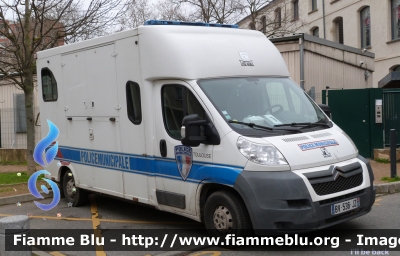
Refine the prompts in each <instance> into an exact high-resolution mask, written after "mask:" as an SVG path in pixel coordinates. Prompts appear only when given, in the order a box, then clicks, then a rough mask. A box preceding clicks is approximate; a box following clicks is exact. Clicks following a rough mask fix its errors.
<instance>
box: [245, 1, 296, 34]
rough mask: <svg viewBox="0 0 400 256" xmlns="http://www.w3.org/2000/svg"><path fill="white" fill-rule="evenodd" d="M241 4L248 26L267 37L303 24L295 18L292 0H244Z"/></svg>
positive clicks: (285, 32)
mask: <svg viewBox="0 0 400 256" xmlns="http://www.w3.org/2000/svg"><path fill="white" fill-rule="evenodd" d="M243 4H244V12H245V13H246V15H247V17H246V18H245V19H248V20H249V21H250V23H249V28H250V29H257V30H259V31H261V32H262V33H263V34H265V35H266V36H267V37H271V36H278V35H279V36H280V35H284V34H288V33H293V32H295V31H297V30H298V29H299V28H300V27H301V26H302V25H303V22H302V21H301V20H300V19H298V20H295V13H294V12H295V10H294V8H292V6H291V5H292V4H293V1H292V0H244V3H243ZM297 18H298V17H297ZM239 23H241V22H239ZM257 24H258V26H257Z"/></svg>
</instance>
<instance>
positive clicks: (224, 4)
mask: <svg viewBox="0 0 400 256" xmlns="http://www.w3.org/2000/svg"><path fill="white" fill-rule="evenodd" d="M242 2H243V0H175V3H177V4H185V5H186V6H187V7H188V8H189V9H191V10H192V15H191V16H192V17H193V19H194V20H196V21H202V22H207V23H210V22H216V23H221V24H227V23H235V22H236V21H237V20H238V18H239V17H240V16H241V15H242V13H243V8H244V5H243V3H242Z"/></svg>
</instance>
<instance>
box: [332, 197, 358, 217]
mask: <svg viewBox="0 0 400 256" xmlns="http://www.w3.org/2000/svg"><path fill="white" fill-rule="evenodd" d="M358 207H360V198H359V197H357V198H353V199H351V200H347V201H344V202H341V203H337V204H332V205H331V214H332V215H336V214H340V213H343V212H348V211H351V210H353V209H356V208H358Z"/></svg>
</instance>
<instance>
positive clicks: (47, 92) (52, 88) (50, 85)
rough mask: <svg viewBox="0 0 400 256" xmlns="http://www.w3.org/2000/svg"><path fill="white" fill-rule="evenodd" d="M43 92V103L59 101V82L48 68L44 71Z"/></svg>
mask: <svg viewBox="0 0 400 256" xmlns="http://www.w3.org/2000/svg"><path fill="white" fill-rule="evenodd" d="M42 92H43V101H57V99H58V92H57V81H56V79H55V78H54V75H53V72H51V70H50V69H48V68H43V69H42Z"/></svg>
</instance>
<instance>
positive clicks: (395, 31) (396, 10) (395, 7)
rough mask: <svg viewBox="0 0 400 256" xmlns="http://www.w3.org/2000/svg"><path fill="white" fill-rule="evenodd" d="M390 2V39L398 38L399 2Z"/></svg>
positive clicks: (399, 26)
mask: <svg viewBox="0 0 400 256" xmlns="http://www.w3.org/2000/svg"><path fill="white" fill-rule="evenodd" d="M391 1H392V39H393V40H395V39H399V38H400V0H391Z"/></svg>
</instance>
